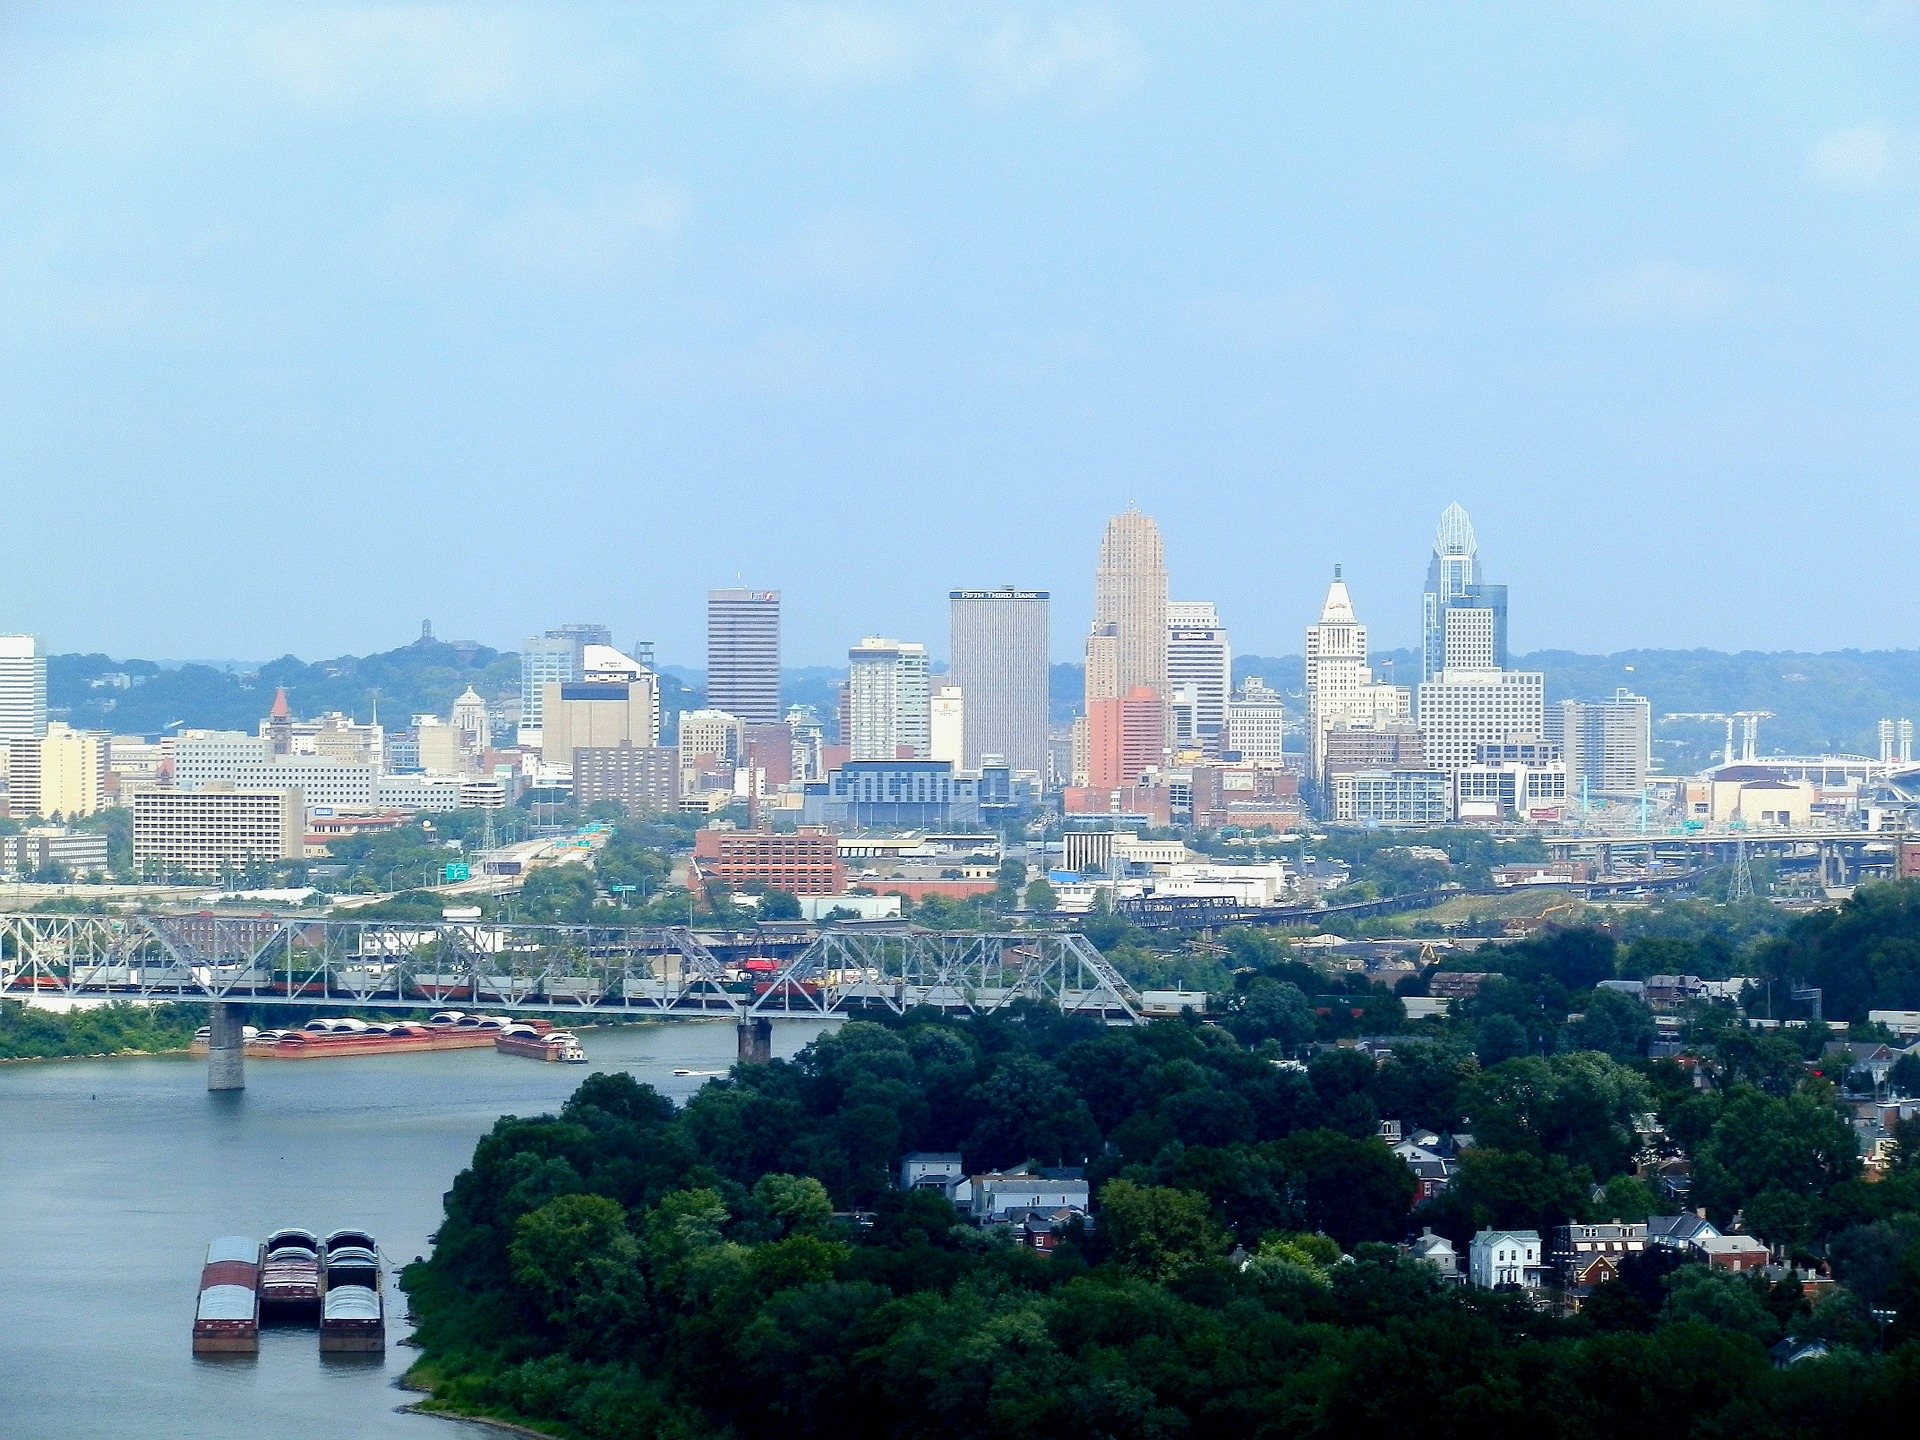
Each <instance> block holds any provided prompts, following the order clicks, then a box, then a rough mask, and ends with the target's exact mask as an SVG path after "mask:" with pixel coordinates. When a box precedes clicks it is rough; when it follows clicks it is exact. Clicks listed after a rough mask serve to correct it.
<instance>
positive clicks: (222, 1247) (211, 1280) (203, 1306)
mask: <svg viewBox="0 0 1920 1440" xmlns="http://www.w3.org/2000/svg"><path fill="white" fill-rule="evenodd" d="M259 1349H260V1244H259V1242H258V1241H257V1240H252V1239H249V1238H248V1237H247V1236H245V1235H222V1236H221V1237H220V1238H219V1239H218V1240H215V1241H214V1242H213V1243H212V1244H211V1245H209V1246H207V1259H206V1263H205V1264H204V1265H203V1266H201V1268H200V1300H199V1303H198V1304H197V1305H196V1306H195V1308H194V1312H193V1353H194V1354H196V1355H252V1354H255V1353H256V1352H257V1351H258V1350H259Z"/></svg>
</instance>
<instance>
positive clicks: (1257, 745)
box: [1225, 675, 1287, 765]
mask: <svg viewBox="0 0 1920 1440" xmlns="http://www.w3.org/2000/svg"><path fill="white" fill-rule="evenodd" d="M1286 734H1287V726H1286V711H1285V709H1284V708H1283V707H1282V706H1281V704H1280V697H1279V695H1278V694H1276V693H1275V692H1274V691H1273V690H1272V689H1271V688H1270V687H1269V686H1268V685H1267V682H1266V681H1264V680H1262V679H1261V678H1260V677H1259V676H1258V675H1249V676H1248V677H1247V678H1246V681H1245V682H1244V683H1243V684H1242V685H1241V686H1240V688H1239V689H1238V690H1237V691H1235V692H1234V695H1233V697H1232V698H1231V699H1230V700H1228V701H1227V736H1226V747H1225V748H1226V749H1228V750H1231V751H1233V752H1234V753H1235V754H1237V755H1238V756H1239V757H1240V758H1241V759H1242V760H1247V761H1252V762H1256V763H1262V764H1268V765H1278V764H1279V763H1280V762H1281V759H1282V756H1283V754H1284V746H1285V742H1286Z"/></svg>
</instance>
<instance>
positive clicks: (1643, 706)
mask: <svg viewBox="0 0 1920 1440" xmlns="http://www.w3.org/2000/svg"><path fill="white" fill-rule="evenodd" d="M1545 738H1546V739H1547V740H1548V741H1549V742H1550V743H1552V744H1555V745H1558V746H1559V747H1560V753H1561V755H1562V756H1563V757H1564V758H1565V760H1566V765H1567V798H1568V800H1570V801H1576V802H1580V803H1583V804H1584V803H1585V802H1587V801H1590V800H1637V799H1639V798H1640V795H1641V793H1642V792H1643V791H1644V790H1645V789H1646V785H1647V775H1648V773H1649V772H1650V771H1651V770H1652V768H1653V706H1652V705H1651V704H1650V703H1649V702H1648V700H1647V698H1646V697H1645V696H1644V695H1635V694H1634V693H1633V692H1632V691H1630V690H1628V689H1626V688H1625V687H1622V688H1621V689H1619V690H1616V691H1615V692H1614V695H1613V698H1612V699H1611V700H1562V701H1561V702H1560V703H1559V704H1557V705H1550V706H1548V707H1547V712H1546V727H1545Z"/></svg>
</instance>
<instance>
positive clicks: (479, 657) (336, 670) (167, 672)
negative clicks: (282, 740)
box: [47, 639, 697, 736]
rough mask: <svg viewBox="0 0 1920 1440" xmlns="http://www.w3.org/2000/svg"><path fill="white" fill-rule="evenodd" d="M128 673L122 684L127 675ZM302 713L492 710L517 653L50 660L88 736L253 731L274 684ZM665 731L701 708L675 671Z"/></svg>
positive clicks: (53, 690) (504, 692)
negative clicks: (467, 706) (249, 662)
mask: <svg viewBox="0 0 1920 1440" xmlns="http://www.w3.org/2000/svg"><path fill="white" fill-rule="evenodd" d="M122 677H124V678H122ZM281 685H284V686H285V687H286V690H287V702H288V704H289V705H291V706H292V708H293V713H294V714H296V715H300V716H313V715H321V714H325V713H326V712H328V711H331V710H338V711H341V712H343V713H345V714H348V715H351V716H353V717H354V718H355V719H357V720H361V721H365V720H368V719H370V718H372V715H373V713H374V710H375V708H376V706H377V707H378V709H379V713H380V719H381V722H382V723H383V724H385V725H386V726H387V727H388V728H389V729H398V728H401V727H404V726H405V725H406V723H407V721H408V719H409V718H410V717H412V716H413V715H416V714H425V713H432V714H436V715H441V716H444V715H446V714H447V712H448V711H449V710H450V709H451V708H452V705H453V701H454V699H455V697H456V696H458V695H459V694H460V692H461V691H463V690H465V689H466V688H467V687H468V686H469V685H471V686H472V687H473V688H474V689H475V690H477V691H478V692H479V693H480V694H481V695H482V696H483V697H484V698H485V699H486V701H487V704H488V705H489V706H491V707H496V708H497V707H500V706H503V705H504V704H506V702H507V701H508V700H510V699H512V698H513V697H515V696H517V695H518V694H519V691H520V657H519V656H518V655H516V654H512V653H509V652H505V651H500V650H491V649H489V648H487V647H486V646H484V645H468V644H456V643H449V642H447V641H444V640H431V639H423V640H416V641H414V642H413V643H412V644H411V645H403V646H401V647H400V648H399V649H398V650H388V651H386V652H384V653H382V654H378V655H363V656H356V655H342V656H340V657H338V658H337V659H333V660H318V661H311V662H309V661H305V660H300V659H297V658H295V657H294V656H291V655H287V656H283V657H282V658H280V659H278V660H270V661H268V662H266V663H265V664H262V665H259V666H257V667H254V668H252V669H245V668H236V669H216V668H214V667H213V666H211V665H191V664H190V665H175V666H165V667H163V666H160V665H157V664H155V663H154V662H152V661H150V660H115V659H113V658H112V657H110V656H106V655H54V656H51V657H49V658H48V660H47V707H48V709H49V710H50V711H51V712H52V713H53V715H54V716H55V718H57V719H63V720H65V721H67V723H69V724H71V725H75V726H78V727H80V728H82V729H89V730H111V731H113V732H114V733H116V734H120V735H149V736H152V735H160V734H163V733H164V732H166V731H167V730H168V729H170V728H172V727H175V726H179V727H182V728H187V729H207V730H252V729H254V728H255V726H256V725H258V723H259V722H260V720H261V719H262V718H264V717H265V715H266V713H267V710H268V708H269V707H270V706H271V705H272V704H273V692H274V689H275V687H276V686H281ZM660 703H661V710H662V719H663V725H664V727H665V729H666V730H667V732H668V733H669V734H671V733H672V726H673V719H674V717H676V716H678V715H679V714H680V713H681V712H682V711H684V710H688V709H691V708H693V705H694V704H695V703H697V696H696V695H695V692H693V691H692V690H690V689H689V688H688V687H687V685H686V684H685V683H684V682H682V681H681V680H679V679H677V678H675V677H674V676H672V675H663V676H662V677H661V682H660Z"/></svg>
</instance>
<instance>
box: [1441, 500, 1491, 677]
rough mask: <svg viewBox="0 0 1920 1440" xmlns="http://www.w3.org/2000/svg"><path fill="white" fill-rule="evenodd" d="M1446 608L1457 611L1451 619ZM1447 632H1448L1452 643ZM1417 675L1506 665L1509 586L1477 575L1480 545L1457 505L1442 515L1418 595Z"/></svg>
mask: <svg viewBox="0 0 1920 1440" xmlns="http://www.w3.org/2000/svg"><path fill="white" fill-rule="evenodd" d="M1448 611H1460V612H1468V613H1464V614H1460V615H1457V616H1456V617H1455V619H1454V620H1453V622H1452V623H1449V621H1448V619H1447V612H1448ZM1449 635H1451V636H1452V642H1451V645H1450V644H1449ZM1420 639H1421V646H1420V678H1421V679H1423V680H1431V679H1432V678H1433V677H1434V676H1435V675H1437V674H1439V673H1440V671H1442V670H1444V669H1447V668H1449V667H1451V668H1453V669H1456V670H1479V669H1494V670H1504V669H1506V668H1507V587H1506V586H1504V585H1489V584H1487V583H1486V582H1485V581H1483V580H1482V579H1481V578H1480V547H1479V544H1478V542H1477V541H1476V540H1475V539H1474V534H1473V522H1472V521H1471V520H1469V519H1468V518H1467V512H1466V511H1465V510H1464V509H1462V508H1461V507H1460V506H1459V505H1457V504H1454V505H1449V506H1447V508H1446V510H1445V511H1444V512H1443V513H1442V514H1441V516H1440V526H1439V529H1438V530H1436V531H1435V532H1434V537H1433V560H1432V561H1431V563H1429V564H1428V566H1427V588H1426V592H1425V594H1424V595H1422V597H1421V615H1420Z"/></svg>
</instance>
